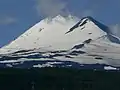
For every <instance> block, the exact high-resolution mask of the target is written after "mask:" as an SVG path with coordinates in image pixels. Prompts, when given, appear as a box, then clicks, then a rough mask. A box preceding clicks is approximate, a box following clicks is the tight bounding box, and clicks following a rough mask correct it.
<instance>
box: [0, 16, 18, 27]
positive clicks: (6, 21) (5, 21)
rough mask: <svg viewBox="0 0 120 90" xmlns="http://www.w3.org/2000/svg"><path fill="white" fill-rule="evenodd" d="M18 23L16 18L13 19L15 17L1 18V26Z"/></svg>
mask: <svg viewBox="0 0 120 90" xmlns="http://www.w3.org/2000/svg"><path fill="white" fill-rule="evenodd" d="M16 21H17V20H16V18H13V17H1V18H0V25H8V24H13V23H15V22H16Z"/></svg>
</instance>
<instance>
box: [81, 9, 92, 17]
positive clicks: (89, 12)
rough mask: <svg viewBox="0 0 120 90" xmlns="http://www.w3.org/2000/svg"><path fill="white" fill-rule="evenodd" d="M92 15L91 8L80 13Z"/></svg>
mask: <svg viewBox="0 0 120 90" xmlns="http://www.w3.org/2000/svg"><path fill="white" fill-rule="evenodd" d="M92 15H93V11H92V10H85V11H84V12H83V13H82V16H92Z"/></svg>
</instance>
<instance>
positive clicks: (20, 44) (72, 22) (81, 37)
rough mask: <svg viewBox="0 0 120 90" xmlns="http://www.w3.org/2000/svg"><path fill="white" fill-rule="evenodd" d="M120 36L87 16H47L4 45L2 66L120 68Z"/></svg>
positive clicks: (0, 61) (0, 62)
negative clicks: (80, 17)
mask: <svg viewBox="0 0 120 90" xmlns="http://www.w3.org/2000/svg"><path fill="white" fill-rule="evenodd" d="M119 66H120V39H119V37H117V36H115V35H113V34H112V33H111V32H110V30H109V27H107V26H105V25H104V24H102V23H100V22H98V21H97V20H95V19H94V18H92V17H90V16H87V17H84V18H82V19H81V20H80V19H79V18H77V17H75V16H71V15H69V16H68V17H63V16H61V15H58V16H56V17H54V18H50V17H49V18H45V19H43V20H41V21H40V22H38V23H37V24H35V25H34V26H33V27H31V28H30V29H28V30H27V31H26V32H25V33H23V34H22V35H20V36H19V37H18V38H17V39H15V40H14V41H12V42H11V43H9V44H7V45H5V46H3V47H2V48H1V49H0V67H15V68H16V67H17V68H18V67H19V68H32V67H39V68H41V67H74V68H82V69H105V70H119Z"/></svg>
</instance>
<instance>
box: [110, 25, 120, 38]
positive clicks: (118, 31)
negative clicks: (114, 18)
mask: <svg viewBox="0 0 120 90" xmlns="http://www.w3.org/2000/svg"><path fill="white" fill-rule="evenodd" d="M110 29H111V32H112V33H113V34H115V35H116V36H118V37H120V24H116V25H113V26H111V27H110Z"/></svg>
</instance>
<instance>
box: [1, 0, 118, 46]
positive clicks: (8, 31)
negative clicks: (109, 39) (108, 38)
mask: <svg viewBox="0 0 120 90" xmlns="http://www.w3.org/2000/svg"><path fill="white" fill-rule="evenodd" d="M119 9H120V0H99V1H98V0H19V1H16V0H0V47H1V46H3V45H5V44H7V43H9V42H10V41H12V40H14V39H15V38H16V37H18V36H19V35H20V34H22V33H23V32H25V31H26V30H27V29H29V27H31V26H33V25H34V24H35V23H36V22H39V21H40V20H41V19H43V18H45V17H47V16H56V15H58V14H62V15H67V14H72V15H75V16H78V17H80V18H81V17H83V16H93V17H94V18H95V19H96V20H98V21H100V22H102V23H104V24H106V25H109V26H110V25H113V26H110V27H111V28H112V29H113V30H112V31H113V33H115V34H116V35H117V36H120V17H119V16H120V12H119Z"/></svg>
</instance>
